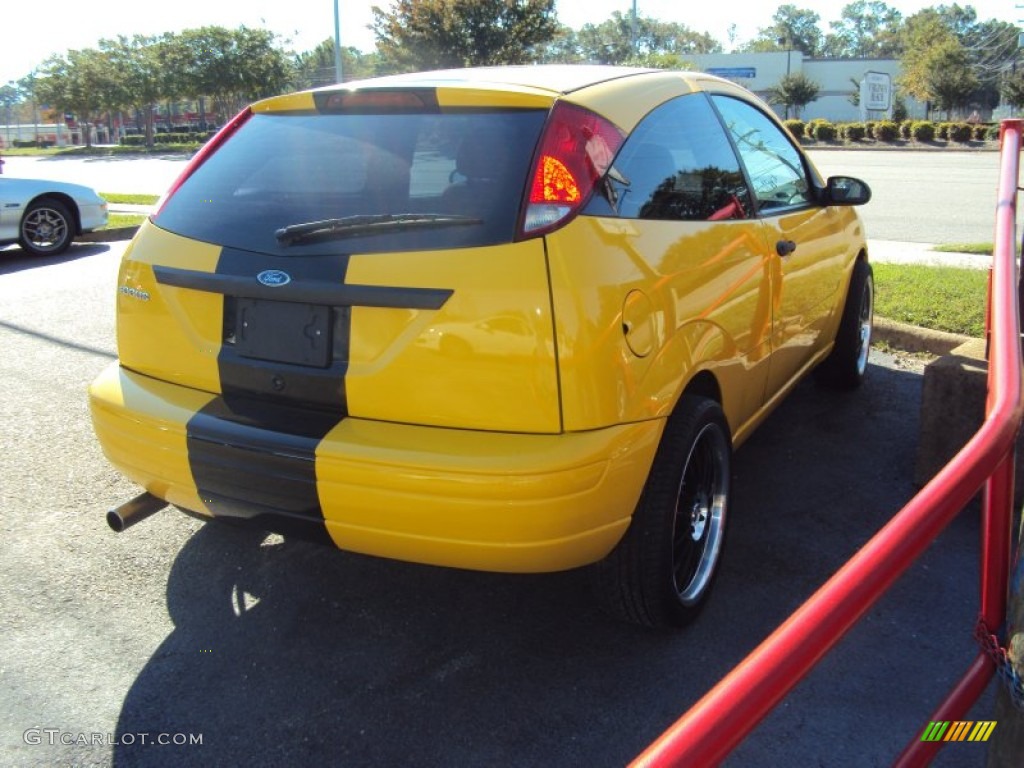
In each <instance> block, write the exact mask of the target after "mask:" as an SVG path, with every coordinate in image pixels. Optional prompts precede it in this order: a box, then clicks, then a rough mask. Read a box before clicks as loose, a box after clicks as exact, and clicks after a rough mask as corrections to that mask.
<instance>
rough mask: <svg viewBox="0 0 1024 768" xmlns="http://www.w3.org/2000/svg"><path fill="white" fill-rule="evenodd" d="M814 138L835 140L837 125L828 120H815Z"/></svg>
mask: <svg viewBox="0 0 1024 768" xmlns="http://www.w3.org/2000/svg"><path fill="white" fill-rule="evenodd" d="M814 138H815V139H817V140H818V141H835V138H836V127H835V125H833V124H832V123H830V122H829V121H828V120H816V121H814Z"/></svg>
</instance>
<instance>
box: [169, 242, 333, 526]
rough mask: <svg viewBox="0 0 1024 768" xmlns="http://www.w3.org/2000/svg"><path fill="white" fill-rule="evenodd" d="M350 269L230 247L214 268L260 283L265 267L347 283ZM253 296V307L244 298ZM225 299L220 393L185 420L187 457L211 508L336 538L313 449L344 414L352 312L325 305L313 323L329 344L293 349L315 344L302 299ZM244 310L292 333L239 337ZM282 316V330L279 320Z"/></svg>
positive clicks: (324, 259) (327, 259) (270, 329)
mask: <svg viewBox="0 0 1024 768" xmlns="http://www.w3.org/2000/svg"><path fill="white" fill-rule="evenodd" d="M347 268H348V258H347V257H346V256H317V257H315V258H289V259H281V258H279V257H273V256H267V255H265V254H258V253H251V252H246V251H239V250H235V249H229V248H225V249H224V250H223V251H222V253H221V257H220V259H219V260H218V263H217V274H218V275H225V276H227V277H229V278H238V279H243V278H247V279H249V280H251V281H252V282H254V283H255V282H256V277H255V276H256V275H257V274H259V273H260V272H261V271H263V270H267V269H275V270H287V272H288V274H289V275H290V276H291V277H292V279H298V280H303V281H311V282H319V283H321V284H323V285H327V286H330V285H340V284H343V283H344V280H345V273H346V271H347ZM228 283H230V280H229V281H228ZM271 290H273V289H271ZM246 301H249V302H250V303H251V305H243V304H240V303H241V302H246ZM223 306H224V317H223V328H224V339H223V343H222V345H221V351H220V354H219V356H218V367H219V373H220V381H221V391H222V394H221V396H220V397H217V398H215V399H214V400H213V401H211V402H210V403H209V404H208V405H207V406H206V407H205V408H203V409H202V410H200V411H199V412H198V413H196V414H195V416H193V417H192V418H191V419H190V420H189V423H188V425H187V446H188V456H189V465H190V468H191V470H192V477H193V480H194V481H195V484H196V488H197V489H198V491H199V495H200V497H201V498H202V499H203V502H204V503H205V504H206V506H207V507H208V508H209V510H210V511H211V512H212V513H213V514H214V515H218V516H225V517H231V518H242V519H245V520H248V521H249V522H251V523H252V524H254V525H258V526H259V527H262V528H265V529H267V530H273V531H278V532H281V533H285V534H291V535H300V536H302V537H304V538H310V539H313V540H315V541H320V542H322V543H325V544H330V543H331V538H330V536H329V535H328V533H327V529H326V526H325V524H324V519H323V510H322V508H321V506H320V498H319V494H318V492H317V483H316V448H317V445H319V443H320V442H321V441H322V440H323V438H324V437H325V436H326V435H327V433H328V432H330V430H331V429H333V428H334V427H335V426H336V425H337V424H338V422H339V421H341V420H342V419H343V418H344V417H345V415H346V413H347V401H346V398H345V373H346V371H347V369H348V349H349V338H350V335H351V310H350V309H349V308H347V307H330V306H327V307H321V309H323V310H325V311H326V312H327V313H328V314H329V318H330V319H329V320H327V321H323V324H320V323H321V321H320V320H310V321H309V322H310V323H311V324H313V325H315V327H316V330H318V331H320V332H321V333H324V332H326V333H327V338H326V339H325V340H323V341H324V342H325V343H327V344H328V345H329V348H328V351H327V353H326V354H323V355H321V353H320V352H317V351H315V350H313V351H309V350H307V351H301V350H300V352H297V353H293V352H294V350H293V348H295V347H298V348H301V347H303V345H307V344H308V343H309V339H308V338H306V337H305V336H304V335H303V330H304V328H303V323H304V322H306V317H305V316H304V315H303V314H302V312H301V305H298V304H297V303H296V302H294V301H286V302H274V301H266V300H263V299H251V298H246V297H241V298H240V297H237V296H232V295H230V294H227V295H225V300H224V304H223ZM297 306H298V310H296V307H297ZM240 308H241V309H242V310H248V311H249V312H250V314H248V315H247V314H245V312H244V311H243V312H241V313H240V312H239V310H240ZM313 314H314V315H316V317H319V316H320V315H322V314H323V313H322V312H319V313H313ZM246 317H252V318H254V319H255V320H256V322H255V325H256V326H258V328H259V331H260V333H270V334H273V333H276V332H280V333H282V334H285V338H283V339H272V340H271V341H272V342H273V343H270V344H266V345H262V346H261V344H262V342H261V341H260V339H254V340H253V339H250V340H249V341H247V342H245V343H241V341H240V340H241V331H240V329H238V328H236V325H237V324H238V323H239V322H241V321H244V319H245V318H246ZM311 317H312V315H311ZM240 318H242V320H240ZM278 320H280V321H281V323H280V325H281V328H276V326H275V324H276V322H277V321H278ZM318 343H319V342H318ZM268 357H269V358H271V359H266V358H268ZM275 357H283V358H285V359H273V358H275Z"/></svg>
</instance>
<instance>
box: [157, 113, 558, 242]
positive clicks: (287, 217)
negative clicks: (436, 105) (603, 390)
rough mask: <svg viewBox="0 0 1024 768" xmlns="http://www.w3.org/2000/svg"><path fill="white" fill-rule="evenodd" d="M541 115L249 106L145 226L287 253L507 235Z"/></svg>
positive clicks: (511, 233)
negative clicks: (271, 110)
mask: <svg viewBox="0 0 1024 768" xmlns="http://www.w3.org/2000/svg"><path fill="white" fill-rule="evenodd" d="M546 115H547V111H546V110H499V111H466V112H445V113H441V114H438V113H429V114H419V113H416V114H409V113H401V114H395V113H392V114H365V113H363V114H306V113H303V114H257V115H254V116H253V117H252V118H251V119H250V120H248V121H247V122H246V123H245V124H244V125H242V127H241V128H240V129H239V131H238V132H237V133H236V134H235V135H234V136H232V137H231V138H230V139H229V140H228V141H227V142H226V143H225V144H224V146H222V147H221V148H219V149H218V150H217V151H216V152H214V153H213V155H212V156H211V157H210V158H208V159H207V160H206V162H204V163H203V164H202V165H201V166H200V167H199V168H198V169H196V171H195V172H194V173H193V174H192V175H191V176H190V177H189V178H188V179H187V180H186V181H185V183H184V184H182V186H181V187H180V188H179V189H178V190H177V192H176V193H175V194H174V195H173V196H172V197H171V199H170V200H168V201H167V202H166V203H165V205H164V207H163V208H162V210H161V211H160V213H159V215H158V216H157V218H156V224H157V225H158V226H160V227H162V228H164V229H166V230H169V231H171V232H174V233H176V234H179V235H182V236H185V237H189V238H193V239H196V240H202V241H206V242H211V243H216V244H218V245H225V246H231V247H234V248H240V249H244V250H254V251H261V252H264V253H280V254H289V255H296V254H302V253H312V252H327V253H374V252H383V251H402V250H433V249H441V248H464V247H475V246H482V245H496V244H501V243H507V242H511V241H512V240H513V238H514V236H515V231H516V222H517V219H518V215H519V206H520V204H521V201H522V198H523V190H524V187H525V184H526V180H527V176H528V175H529V171H530V163H531V160H532V157H533V152H534V148H535V145H536V143H537V140H538V137H539V135H540V132H541V128H542V126H543V123H544V119H545V117H546Z"/></svg>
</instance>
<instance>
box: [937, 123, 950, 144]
mask: <svg viewBox="0 0 1024 768" xmlns="http://www.w3.org/2000/svg"><path fill="white" fill-rule="evenodd" d="M949 126H950V124H949V123H939V124H938V125H937V126H935V138H936V139H938V140H939V141H949Z"/></svg>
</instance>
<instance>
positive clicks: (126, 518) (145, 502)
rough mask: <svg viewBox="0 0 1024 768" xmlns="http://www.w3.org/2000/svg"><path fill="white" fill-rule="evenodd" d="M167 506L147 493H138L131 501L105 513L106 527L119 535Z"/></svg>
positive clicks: (161, 500)
mask: <svg viewBox="0 0 1024 768" xmlns="http://www.w3.org/2000/svg"><path fill="white" fill-rule="evenodd" d="M166 506H167V502H166V501H164V500H163V499H161V498H158V497H156V496H154V495H153V494H151V493H149V492H148V491H147V492H145V493H140V494H139V495H138V496H136V497H135V498H134V499H132V500H131V501H126V502H125V503H124V504H122V505H121V506H119V507H115V508H114V509H111V510H110V511H109V512H107V525H109V526H110V529H111V530H112V531H114V532H115V533H121V532H122V531H123V530H124V529H125V528H130V527H131V526H133V525H135V524H136V523H138V522H140V521H142V520H145V519H146V518H147V517H149V516H150V515H152V514H154V513H156V512H159V511H160V510H161V509H163V508H164V507H166Z"/></svg>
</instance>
